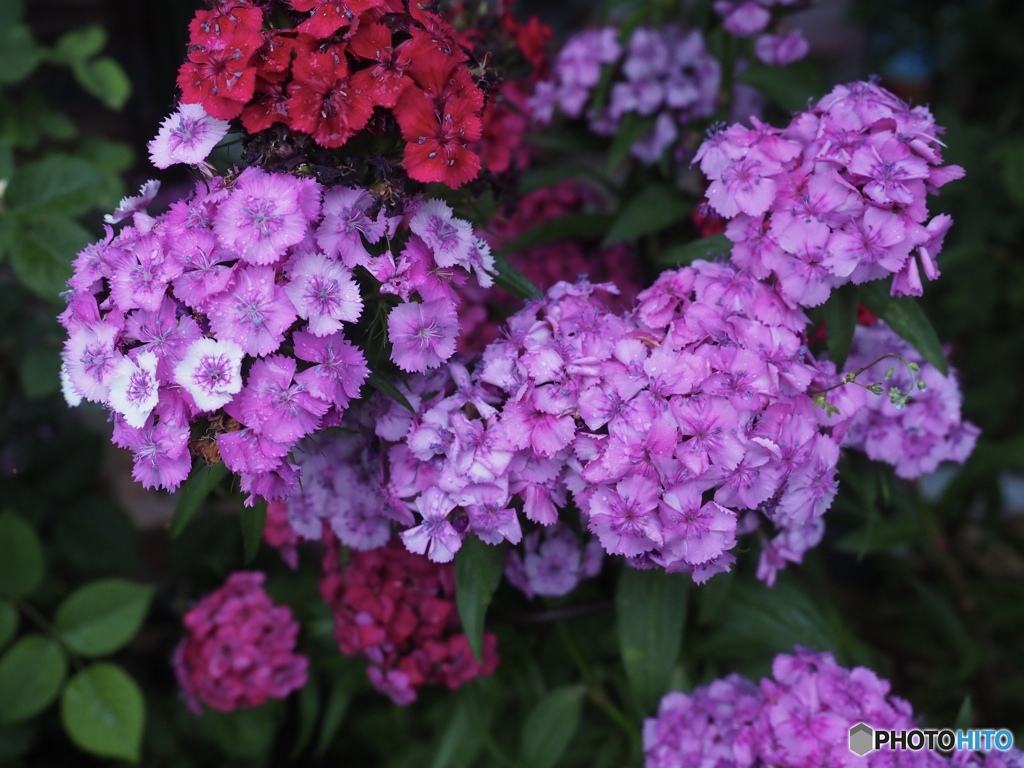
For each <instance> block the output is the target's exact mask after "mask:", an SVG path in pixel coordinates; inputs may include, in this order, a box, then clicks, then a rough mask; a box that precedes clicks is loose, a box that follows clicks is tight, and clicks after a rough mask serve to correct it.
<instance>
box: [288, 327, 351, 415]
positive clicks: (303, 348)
mask: <svg viewBox="0 0 1024 768" xmlns="http://www.w3.org/2000/svg"><path fill="white" fill-rule="evenodd" d="M292 340H293V342H294V344H295V356H296V357H298V358H299V359H300V360H306V361H308V362H311V363H316V365H314V366H312V367H311V368H307V369H306V370H304V371H302V372H301V373H299V374H298V375H297V376H296V377H295V380H296V381H298V382H301V383H302V384H303V385H304V386H305V387H306V388H307V389H308V390H309V392H310V393H311V394H312V395H313V396H314V397H318V398H320V399H321V400H324V401H325V402H329V403H333V404H334V405H335V406H336V407H337V408H338V409H343V408H346V407H347V406H348V403H349V401H350V400H354V399H356V398H357V397H359V390H360V388H361V387H362V386H363V382H365V381H366V378H367V376H369V375H370V370H369V368H367V367H366V358H365V357H363V353H362V352H361V351H360V350H359V348H358V347H356V346H355V345H354V344H352V342H350V341H347V340H346V339H345V338H344V337H343V336H342V335H341V334H340V333H336V334H333V335H331V336H325V337H322V338H317V337H316V336H313V335H311V334H308V333H303V332H297V333H295V334H294V336H293V337H292Z"/></svg>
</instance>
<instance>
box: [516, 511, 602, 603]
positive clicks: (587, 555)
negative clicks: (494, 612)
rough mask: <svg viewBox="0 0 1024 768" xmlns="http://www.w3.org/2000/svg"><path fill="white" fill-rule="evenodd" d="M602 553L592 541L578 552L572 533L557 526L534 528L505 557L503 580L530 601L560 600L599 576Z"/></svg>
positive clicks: (568, 528) (562, 525) (575, 538)
mask: <svg viewBox="0 0 1024 768" xmlns="http://www.w3.org/2000/svg"><path fill="white" fill-rule="evenodd" d="M603 564H604V550H603V549H602V548H601V542H600V541H598V540H597V539H596V538H593V537H591V538H589V539H588V540H587V542H586V544H585V545H584V546H583V547H582V548H581V547H580V541H579V538H577V536H576V534H575V533H573V531H572V529H571V528H570V527H569V526H567V525H565V524H564V523H561V522H558V523H555V524H554V525H549V526H547V527H546V528H537V529H535V530H533V531H531V532H530V533H528V534H526V535H525V536H524V537H523V541H522V543H521V545H520V546H519V547H516V548H515V549H510V550H509V552H508V555H506V557H505V578H506V579H508V582H509V584H511V585H512V586H514V587H515V588H516V589H518V590H520V591H521V592H522V593H523V594H525V595H526V596H527V597H529V598H530V599H531V600H532V599H533V598H534V597H537V596H542V597H560V596H561V595H567V594H569V593H570V592H572V591H573V590H574V589H576V587H577V585H578V584H579V583H580V582H581V581H583V580H584V579H592V578H594V577H595V576H597V574H599V573H600V572H601V566H602V565H603Z"/></svg>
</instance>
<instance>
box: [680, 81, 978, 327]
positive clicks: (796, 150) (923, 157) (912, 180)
mask: <svg viewBox="0 0 1024 768" xmlns="http://www.w3.org/2000/svg"><path fill="white" fill-rule="evenodd" d="M752 120H753V124H754V127H753V128H746V127H744V126H742V125H738V124H737V125H732V126H730V127H729V128H726V129H724V130H721V131H718V132H716V133H714V134H712V135H711V136H710V137H709V138H708V139H707V140H706V141H705V142H704V144H703V145H701V147H700V149H699V150H698V152H697V155H696V157H695V162H696V161H699V162H700V168H701V170H702V171H703V172H704V174H705V175H706V176H707V177H708V179H709V180H710V181H711V184H710V186H709V187H708V190H707V199H708V201H709V203H710V204H711V206H712V207H713V208H714V209H715V210H716V211H717V212H718V213H719V214H721V215H722V216H723V217H725V218H726V219H730V222H729V225H728V227H727V229H726V236H727V237H728V238H729V239H730V240H731V241H732V242H733V243H734V244H735V245H734V247H733V252H732V253H733V256H732V257H733V260H734V261H735V262H736V263H737V264H738V265H740V266H741V267H742V268H743V269H745V270H747V271H749V272H750V273H751V274H752V275H754V276H755V277H757V278H759V279H764V278H768V277H769V276H774V279H775V281H776V282H777V284H778V289H779V291H780V293H781V294H782V296H783V297H784V298H785V299H786V300H787V301H788V302H789V303H790V304H791V305H792V306H797V305H800V306H805V307H814V306H818V305H819V304H822V303H823V302H824V301H825V300H826V299H827V298H828V297H829V294H830V293H831V291H832V289H833V288H835V287H838V286H840V285H844V284H846V283H857V284H859V283H865V282H867V281H869V280H878V279H881V278H887V277H890V276H891V277H892V294H893V295H906V294H911V295H921V293H922V284H921V273H922V272H923V273H924V276H925V277H926V278H928V279H929V280H932V279H935V278H936V277H937V276H938V274H939V270H938V266H937V265H936V257H937V256H938V254H939V251H940V250H941V249H942V241H943V239H944V237H945V234H946V231H947V230H948V229H949V227H950V225H951V224H952V219H950V217H949V216H947V215H938V216H935V217H933V218H931V219H930V220H929V219H928V207H927V205H926V201H925V200H926V197H927V195H928V193H929V192H934V191H935V190H936V189H938V188H939V187H941V186H942V185H943V184H945V183H947V182H949V181H952V180H953V179H957V178H960V177H961V176H963V169H962V168H960V167H959V166H956V165H947V166H943V165H942V155H941V151H940V146H941V142H940V141H939V134H940V133H941V130H942V129H941V128H940V127H938V126H937V125H936V124H935V120H934V118H933V117H932V115H931V113H930V112H929V111H928V109H927V108H926V107H913V108H911V107H909V106H908V105H907V104H905V103H904V102H903V101H901V100H900V99H899V98H897V97H896V96H894V95H893V94H891V93H889V92H888V91H886V90H885V89H883V88H881V87H880V86H878V85H876V84H875V83H866V82H858V83H851V84H849V85H840V86H837V87H836V88H835V89H834V90H833V91H832V93H830V94H829V95H828V96H826V97H825V98H823V99H822V100H821V101H819V102H818V103H817V104H816V105H815V106H814V107H812V108H811V109H810V110H808V111H806V112H801V113H799V114H797V115H796V116H795V117H794V118H793V119H792V121H791V122H790V124H789V125H788V126H787V127H786V128H785V129H783V130H779V129H775V128H772V127H771V126H768V125H764V124H762V123H760V122H759V121H758V120H756V119H752Z"/></svg>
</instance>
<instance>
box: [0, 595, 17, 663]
mask: <svg viewBox="0 0 1024 768" xmlns="http://www.w3.org/2000/svg"><path fill="white" fill-rule="evenodd" d="M18 623H19V622H18V609H17V608H15V607H14V606H13V605H11V604H10V603H9V602H7V601H6V600H0V651H2V650H3V649H4V648H6V647H7V644H8V643H9V642H11V640H13V639H14V636H15V635H16V634H18Z"/></svg>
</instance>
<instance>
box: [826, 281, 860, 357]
mask: <svg viewBox="0 0 1024 768" xmlns="http://www.w3.org/2000/svg"><path fill="white" fill-rule="evenodd" d="M857 295H858V289H857V286H856V285H853V284H852V283H850V284H848V285H844V286H842V287H841V288H838V289H836V290H834V291H832V295H831V296H829V298H828V301H826V302H825V306H824V307H823V308H822V310H823V313H824V316H825V325H826V326H827V337H826V338H827V339H828V356H829V359H830V360H831V361H832V362H833V363H835V365H836V369H837V370H840V371H841V370H843V365H845V364H846V358H847V356H848V355H849V354H850V346H851V345H852V344H853V332H854V331H855V330H856V329H857V305H858V303H859V299H858V297H857Z"/></svg>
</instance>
